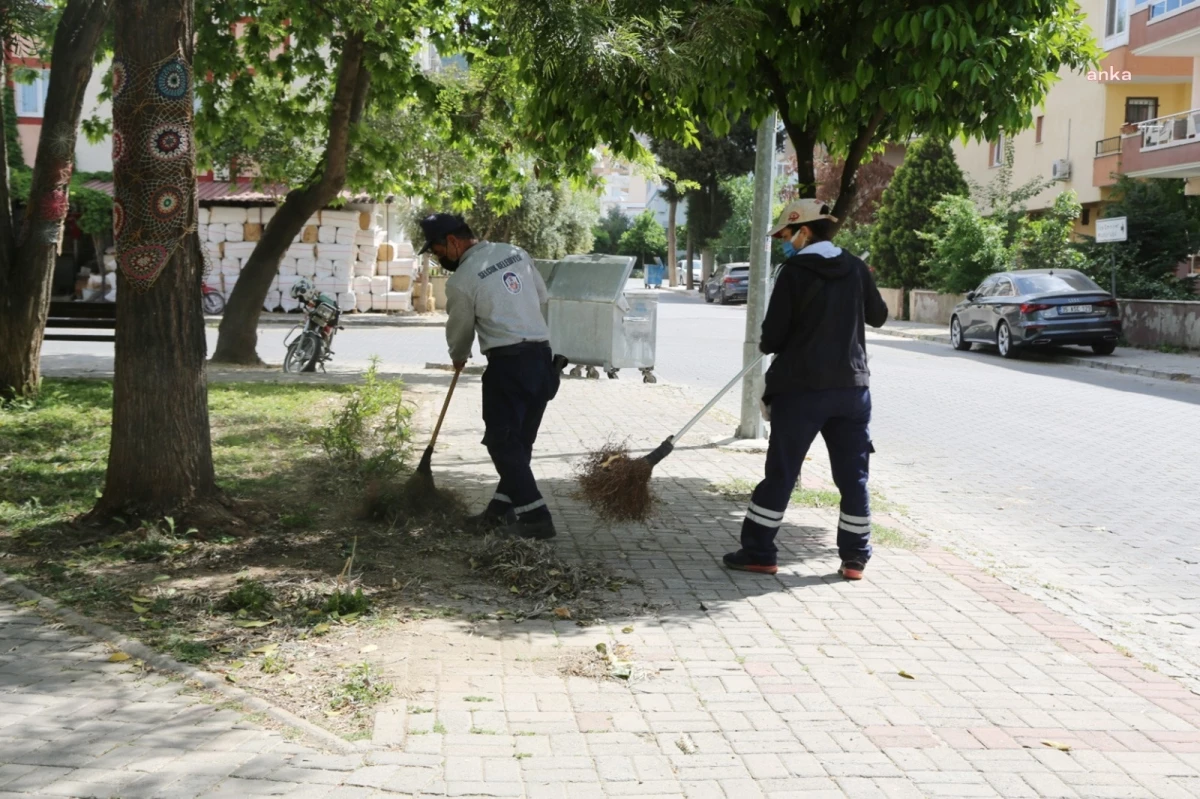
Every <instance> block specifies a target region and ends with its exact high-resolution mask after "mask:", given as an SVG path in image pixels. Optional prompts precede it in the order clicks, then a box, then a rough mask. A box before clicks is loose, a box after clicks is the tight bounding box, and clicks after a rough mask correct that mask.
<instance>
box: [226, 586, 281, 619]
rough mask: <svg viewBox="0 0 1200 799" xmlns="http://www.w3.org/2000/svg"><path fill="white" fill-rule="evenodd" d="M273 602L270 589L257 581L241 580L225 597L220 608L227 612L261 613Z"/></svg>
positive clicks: (273, 597)
mask: <svg viewBox="0 0 1200 799" xmlns="http://www.w3.org/2000/svg"><path fill="white" fill-rule="evenodd" d="M274 602H275V595H274V594H272V593H271V589H270V588H267V587H266V586H265V585H263V584H262V583H260V582H259V581H258V580H242V581H240V582H239V583H238V585H237V587H236V588H234V589H233V590H232V591H230V592H229V593H228V594H226V595H225V601H224V602H222V603H221V604H222V608H223V609H224V610H228V611H234V612H237V611H246V612H247V613H262V612H263V611H264V610H266V609H267V608H268V607H269V606H270V605H271V604H272V603H274Z"/></svg>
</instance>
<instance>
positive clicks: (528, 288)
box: [421, 214, 559, 539]
mask: <svg viewBox="0 0 1200 799" xmlns="http://www.w3.org/2000/svg"><path fill="white" fill-rule="evenodd" d="M421 229H422V230H423V231H424V233H425V246H424V247H423V248H422V249H421V253H425V252H432V253H433V255H434V256H435V257H436V258H437V259H438V262H439V263H440V264H441V266H442V268H443V269H445V270H447V271H449V272H451V275H450V278H449V280H447V281H446V313H447V314H448V315H449V319H448V320H447V322H446V343H447V344H448V345H449V348H450V359H451V360H452V361H453V362H454V366H455V368H462V367H463V366H465V365H466V362H467V359H468V358H470V357H471V348H472V345H473V344H474V342H475V335H476V333H478V335H479V349H480V351H481V352H482V353H483V354H484V355H485V356H487V361H488V365H487V369H486V371H484V374H483V423H484V430H485V432H484V437H483V443H484V445H485V446H486V447H487V450H488V454H489V455H490V456H491V458H492V463H493V464H495V466H496V472H497V473H498V474H499V475H500V484H499V485H498V486H497V487H496V492H495V494H494V495H493V496H492V500H491V502H490V503H488V506H487V508H486V509H485V510H484V512H483V513H481V514H479V515H478V516H473V517H471V519H469V520H468V524H469V526H470V527H472V528H473V529H476V530H479V531H495V532H497V533H498V534H500V535H504V536H510V537H512V536H518V537H521V538H537V539H547V538H553V537H554V535H555V530H554V521H553V519H552V518H551V516H550V509H549V508H547V507H546V500H544V499H543V498H542V494H541V492H540V491H538V486H537V481H536V480H535V479H534V477H533V470H532V468H531V466H530V463H531V461H532V458H533V444H534V442H535V441H536V440H537V435H538V428H539V427H541V424H542V415H543V414H544V413H545V411H546V405H547V403H549V402H550V400H552V399H553V398H554V396H555V395H556V394H557V393H558V386H559V370H558V369H557V368H556V366H555V364H554V356H553V355H552V354H551V352H550V329H549V328H548V327H547V326H546V320H545V319H544V318H543V317H542V304H543V303H544V302H545V301H546V284H545V282H544V281H543V280H542V276H541V274H540V273H539V272H538V270H537V269H536V268H535V267H534V265H533V260H532V259H531V258H530V257H529V254H528V253H526V252H525V251H524V250H522V249H520V248H519V247H514V246H512V245H510V244H498V243H493V242H489V241H480V240H478V239H477V238H476V237H475V234H474V233H472V232H471V228H470V227H469V226H468V225H467V223H466V222H465V221H464V220H463V218H462V217H460V216H454V215H451V214H432V215H430V216H428V217H426V218H425V219H422V220H421Z"/></svg>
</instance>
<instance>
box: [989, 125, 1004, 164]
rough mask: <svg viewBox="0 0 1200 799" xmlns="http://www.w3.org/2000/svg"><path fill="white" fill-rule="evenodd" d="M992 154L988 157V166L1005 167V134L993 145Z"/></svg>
mask: <svg viewBox="0 0 1200 799" xmlns="http://www.w3.org/2000/svg"><path fill="white" fill-rule="evenodd" d="M990 146H991V153H989V155H988V166H1003V165H1004V134H1003V133H1001V134H1000V138H998V139H996V140H995V141H994V142H992V143H991V145H990Z"/></svg>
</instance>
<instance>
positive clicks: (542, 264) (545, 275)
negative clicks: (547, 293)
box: [533, 258, 558, 290]
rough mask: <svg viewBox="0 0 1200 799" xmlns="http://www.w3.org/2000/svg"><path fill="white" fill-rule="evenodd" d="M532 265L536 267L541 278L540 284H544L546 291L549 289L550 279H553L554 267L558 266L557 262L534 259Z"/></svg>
mask: <svg viewBox="0 0 1200 799" xmlns="http://www.w3.org/2000/svg"><path fill="white" fill-rule="evenodd" d="M533 265H534V266H535V267H537V270H538V272H539V273H540V274H541V276H542V282H543V283H545V284H546V289H547V290H549V289H550V279H551V278H552V277H554V267H556V266H558V261H551V260H549V259H546V258H534V259H533Z"/></svg>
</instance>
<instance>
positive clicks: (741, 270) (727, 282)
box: [704, 262, 750, 305]
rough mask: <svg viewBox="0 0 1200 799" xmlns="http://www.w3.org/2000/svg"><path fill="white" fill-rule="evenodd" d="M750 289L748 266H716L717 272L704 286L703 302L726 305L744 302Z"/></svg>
mask: <svg viewBox="0 0 1200 799" xmlns="http://www.w3.org/2000/svg"><path fill="white" fill-rule="evenodd" d="M749 289H750V264H748V263H745V262H742V263H733V264H725V265H724V266H718V267H717V271H716V272H715V273H714V274H713V276H712V277H710V278H709V279H708V282H707V283H705V284H704V301H705V302H720V303H721V304H722V305H728V304H729V303H731V302H734V301H738V302H745V301H746V295H747V293H748V291H749Z"/></svg>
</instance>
